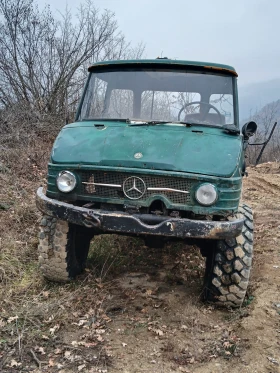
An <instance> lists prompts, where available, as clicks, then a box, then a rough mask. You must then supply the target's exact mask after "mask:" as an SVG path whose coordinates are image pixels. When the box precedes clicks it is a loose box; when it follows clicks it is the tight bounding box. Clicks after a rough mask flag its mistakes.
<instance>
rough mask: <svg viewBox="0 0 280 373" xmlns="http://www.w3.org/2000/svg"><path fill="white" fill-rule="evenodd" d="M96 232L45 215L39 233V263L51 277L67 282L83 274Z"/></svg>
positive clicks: (47, 275) (44, 273) (42, 269)
mask: <svg viewBox="0 0 280 373" xmlns="http://www.w3.org/2000/svg"><path fill="white" fill-rule="evenodd" d="M92 237H93V234H92V233H91V231H90V230H89V229H87V228H85V227H81V226H78V225H75V224H70V223H68V222H67V221H64V220H58V219H56V218H52V217H50V216H44V217H43V219H42V220H41V224H40V233H39V247H38V249H39V266H40V269H41V271H42V273H43V275H44V277H46V278H47V279H49V280H52V281H59V282H65V281H69V280H71V279H73V278H75V277H76V276H77V275H78V274H80V273H81V272H82V271H83V270H84V268H85V264H86V259H87V256H88V250H89V245H90V241H91V238H92Z"/></svg>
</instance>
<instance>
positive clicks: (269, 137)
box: [250, 122, 277, 165]
mask: <svg viewBox="0 0 280 373" xmlns="http://www.w3.org/2000/svg"><path fill="white" fill-rule="evenodd" d="M276 125H277V122H275V123H274V125H273V127H272V130H271V132H270V134H269V136H268V138H267V140H266V141H265V142H264V143H263V144H250V145H263V147H262V148H261V151H260V154H259V155H258V158H257V160H256V165H257V164H258V163H259V161H260V159H261V156H262V154H263V151H264V149H265V147H266V145H267V144H268V142H269V140H270V139H271V136H272V134H273V132H274V130H275V128H276Z"/></svg>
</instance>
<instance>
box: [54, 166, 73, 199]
mask: <svg viewBox="0 0 280 373" xmlns="http://www.w3.org/2000/svg"><path fill="white" fill-rule="evenodd" d="M63 174H69V175H71V176H72V177H73V178H74V185H73V187H72V189H70V190H67V191H65V190H62V189H61V188H60V187H59V183H58V179H59V177H61V176H62V175H63ZM56 186H57V189H58V190H59V191H60V192H61V193H71V192H72V191H73V190H74V189H75V188H76V186H77V177H76V175H75V174H74V173H73V172H71V171H68V170H62V171H60V172H59V174H58V175H57V177H56Z"/></svg>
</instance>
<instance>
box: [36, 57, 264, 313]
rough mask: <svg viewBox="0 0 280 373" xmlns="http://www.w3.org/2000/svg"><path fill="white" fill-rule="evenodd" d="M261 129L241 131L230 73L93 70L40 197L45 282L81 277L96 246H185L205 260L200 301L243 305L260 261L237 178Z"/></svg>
mask: <svg viewBox="0 0 280 373" xmlns="http://www.w3.org/2000/svg"><path fill="white" fill-rule="evenodd" d="M256 128H257V125H256V123H255V122H248V123H246V124H245V125H244V126H243V127H242V129H240V127H239V120H238V95H237V73H236V71H235V70H234V68H233V67H231V66H227V65H222V64H216V63H208V62H206V63H204V62H195V61H179V60H170V59H166V58H164V59H155V60H127V61H108V62H100V63H96V64H94V65H93V66H91V67H90V68H89V77H88V80H87V83H86V86H85V89H84V92H83V95H82V98H81V102H80V105H79V107H78V110H77V114H76V118H75V122H74V123H71V124H67V125H66V126H64V127H63V128H62V130H61V132H60V133H59V134H58V136H57V138H56V140H55V143H54V145H53V149H52V152H51V156H50V161H49V164H48V183H47V190H46V191H44V190H43V188H39V189H38V191H37V200H36V201H37V206H38V208H39V209H40V210H41V211H42V212H43V214H44V216H43V218H42V221H41V224H40V233H39V265H40V268H41V271H42V273H43V275H44V276H45V277H46V278H47V279H49V280H53V281H68V280H70V279H73V278H75V276H76V275H78V274H80V273H81V272H82V271H83V270H84V268H85V263H86V259H87V255H88V250H89V246H90V241H91V240H92V238H93V237H94V236H95V235H100V234H108V233H117V234H123V235H132V236H139V237H142V238H143V239H144V240H145V244H146V245H147V246H150V247H155V246H156V247H159V248H160V247H161V246H162V245H164V244H165V242H167V241H168V240H173V241H174V240H175V239H176V240H184V241H185V242H186V243H190V244H195V245H197V247H198V248H199V249H200V251H201V253H202V255H203V256H204V257H205V258H206V270H205V279H204V287H203V297H204V299H205V300H207V301H210V302H215V303H216V304H219V305H225V306H229V307H239V306H240V305H242V303H243V301H244V298H245V295H246V290H247V286H248V282H249V276H250V270H251V265H252V256H253V215H252V211H251V208H250V207H249V206H247V205H246V204H244V203H242V201H241V192H242V177H243V176H244V175H245V173H246V171H245V161H244V158H245V156H244V153H245V150H246V146H247V145H248V140H249V137H250V136H252V135H253V134H254V133H255V131H256Z"/></svg>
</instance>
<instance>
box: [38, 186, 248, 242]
mask: <svg viewBox="0 0 280 373" xmlns="http://www.w3.org/2000/svg"><path fill="white" fill-rule="evenodd" d="M36 204H37V207H38V209H39V210H41V211H42V212H43V213H44V214H46V215H49V216H53V217H56V218H58V219H61V220H66V221H68V222H70V223H73V224H78V225H82V226H85V227H87V228H93V229H95V230H97V231H98V232H99V233H100V232H101V233H106V232H107V233H114V232H115V233H124V234H125V233H126V234H129V235H145V236H146V235H150V236H163V237H178V238H204V239H225V238H231V237H237V236H239V235H240V234H241V231H242V227H243V223H244V220H243V219H236V220H233V221H208V220H191V219H180V218H171V217H162V216H154V215H149V214H134V215H130V214H128V213H126V212H121V211H118V212H112V211H103V210H99V209H91V208H85V207H79V206H74V205H72V204H69V203H65V202H61V201H58V200H55V199H51V198H48V197H47V196H46V195H45V194H44V193H43V188H39V189H38V190H37V198H36Z"/></svg>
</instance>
